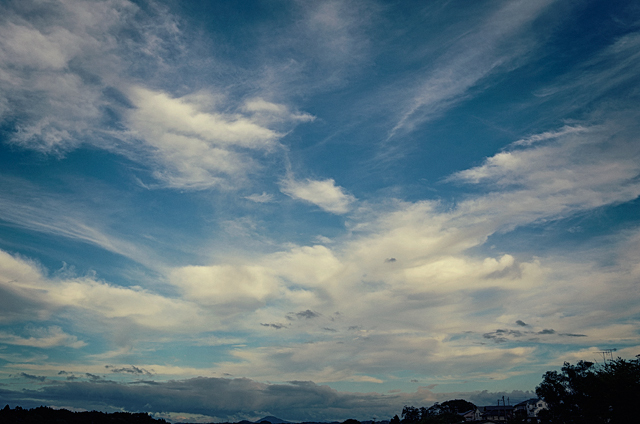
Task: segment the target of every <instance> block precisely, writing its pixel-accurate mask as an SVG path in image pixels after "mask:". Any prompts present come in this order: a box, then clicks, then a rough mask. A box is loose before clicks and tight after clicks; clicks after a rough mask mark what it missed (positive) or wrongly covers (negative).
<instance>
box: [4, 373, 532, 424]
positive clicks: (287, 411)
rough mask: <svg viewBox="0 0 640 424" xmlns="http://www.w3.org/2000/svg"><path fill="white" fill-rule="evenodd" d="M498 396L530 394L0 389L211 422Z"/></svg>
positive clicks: (122, 386) (270, 388)
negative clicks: (184, 416)
mask: <svg viewBox="0 0 640 424" xmlns="http://www.w3.org/2000/svg"><path fill="white" fill-rule="evenodd" d="M502 395H505V396H509V397H510V398H511V400H512V402H515V401H519V400H522V399H527V398H530V397H532V396H533V393H531V392H522V391H518V392H512V393H506V394H503V393H489V392H487V391H483V392H473V393H466V394H462V393H433V392H431V391H430V390H428V389H426V388H424V387H421V388H419V389H418V390H417V391H416V392H414V393H393V394H381V393H374V392H372V393H349V392H340V391H337V390H335V389H332V388H330V387H329V386H326V385H318V384H316V383H313V382H310V381H291V382H288V383H286V384H266V383H260V382H257V381H254V380H251V379H248V378H236V379H225V378H207V377H198V378H192V379H188V380H181V381H167V382H154V381H138V382H135V383H118V382H114V381H108V380H106V381H105V380H102V381H93V382H92V381H82V382H76V381H72V382H52V384H51V385H48V386H44V387H42V388H41V389H38V390H28V389H25V390H20V391H13V390H3V389H0V403H3V404H9V405H10V406H12V407H15V406H22V407H24V408H33V407H37V406H40V405H49V406H54V407H58V408H67V409H86V410H98V411H105V412H113V411H122V410H125V411H129V412H149V413H151V414H154V415H162V416H167V417H171V416H178V415H180V414H188V415H191V416H193V415H198V416H202V417H209V418H210V419H211V420H212V421H239V420H242V419H250V420H251V419H257V418H259V417H262V416H265V415H275V416H277V417H281V418H283V419H286V420H288V421H300V422H301V421H334V420H335V421H341V420H345V419H347V418H356V419H361V420H362V419H371V418H372V417H375V418H376V419H387V418H391V417H392V416H393V415H395V414H399V413H400V412H401V410H402V407H403V406H404V405H420V406H423V405H427V406H428V405H431V404H433V403H434V402H437V401H440V402H441V401H443V400H447V399H453V398H460V397H464V398H467V399H469V400H471V401H472V402H474V403H477V404H478V405H482V404H492V403H493V402H494V400H495V399H497V398H498V397H500V396H502Z"/></svg>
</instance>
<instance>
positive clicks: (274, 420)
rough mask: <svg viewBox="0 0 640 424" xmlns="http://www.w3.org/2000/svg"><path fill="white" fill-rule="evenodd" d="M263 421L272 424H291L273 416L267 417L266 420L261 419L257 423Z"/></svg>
mask: <svg viewBox="0 0 640 424" xmlns="http://www.w3.org/2000/svg"><path fill="white" fill-rule="evenodd" d="M262 421H269V422H270V423H271V424H290V423H291V421H285V420H281V419H280V418H278V417H274V416H273V415H269V416H266V417H264V418H260V419H259V420H257V421H256V423H261V422H262Z"/></svg>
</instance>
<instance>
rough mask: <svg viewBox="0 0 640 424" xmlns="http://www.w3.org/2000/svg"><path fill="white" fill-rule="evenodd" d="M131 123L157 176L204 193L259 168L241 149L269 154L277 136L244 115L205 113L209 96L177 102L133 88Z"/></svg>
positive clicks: (162, 179) (167, 181)
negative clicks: (151, 160) (204, 190)
mask: <svg viewBox="0 0 640 424" xmlns="http://www.w3.org/2000/svg"><path fill="white" fill-rule="evenodd" d="M130 95H131V98H132V101H133V103H134V105H135V106H136V108H135V109H133V110H132V111H131V112H130V116H129V125H130V126H131V128H132V129H133V131H134V134H135V136H136V137H137V138H139V139H141V140H144V142H145V143H146V144H147V145H148V147H149V148H150V149H149V151H150V155H151V156H152V157H153V160H154V161H155V162H156V169H157V170H156V171H155V176H156V177H157V178H158V179H160V180H161V181H163V183H164V184H166V185H167V186H169V187H173V188H183V189H203V188H209V187H213V186H220V185H227V184H229V183H231V184H233V183H234V182H235V180H240V179H242V178H244V176H245V175H246V174H247V173H248V172H249V171H250V170H254V169H255V167H256V163H255V161H254V160H253V159H252V158H251V157H250V156H249V155H248V154H245V153H243V152H242V151H241V149H248V150H259V151H268V150H271V149H273V148H274V147H275V145H276V143H277V139H278V138H279V137H280V135H279V134H278V133H276V132H275V131H272V130H270V129H269V128H266V127H264V126H262V125H259V124H258V123H256V122H255V121H254V120H253V119H252V118H250V117H246V116H243V115H241V114H228V113H219V112H216V111H215V110H207V109H210V108H207V107H206V106H207V105H208V104H215V100H216V99H215V98H214V97H213V96H211V95H208V94H206V93H199V94H198V95H197V96H193V97H191V96H185V97H183V98H173V97H170V96H169V95H167V94H166V93H163V92H156V91H151V90H148V89H144V88H141V87H134V88H132V89H131V90H130Z"/></svg>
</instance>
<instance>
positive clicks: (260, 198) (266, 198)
mask: <svg viewBox="0 0 640 424" xmlns="http://www.w3.org/2000/svg"><path fill="white" fill-rule="evenodd" d="M245 199H247V200H251V201H252V202H256V203H270V202H273V195H272V194H268V193H267V192H264V191H263V192H262V194H257V193H256V194H251V195H249V196H246V197H245Z"/></svg>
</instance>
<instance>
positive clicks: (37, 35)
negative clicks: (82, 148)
mask: <svg viewBox="0 0 640 424" xmlns="http://www.w3.org/2000/svg"><path fill="white" fill-rule="evenodd" d="M136 10H137V7H136V6H135V5H133V4H132V3H130V2H128V1H125V0H107V1H102V2H88V1H82V0H74V1H64V2H39V3H37V4H34V3H30V6H29V7H24V5H21V4H13V5H11V7H7V8H5V9H4V12H5V13H6V14H5V19H4V20H3V22H2V23H0V93H2V94H0V104H4V105H5V107H4V110H1V109H0V119H3V120H11V119H12V118H16V117H17V116H18V115H19V116H20V120H19V124H16V127H15V128H14V132H13V133H12V134H11V137H10V141H12V142H14V143H17V144H19V145H20V146H22V147H25V148H29V149H34V150H39V151H42V152H45V153H50V152H59V151H62V152H64V151H66V150H68V149H71V148H74V147H76V146H78V145H79V144H80V143H82V142H84V140H82V136H83V135H84V136H86V135H87V134H92V135H93V136H94V137H93V139H94V142H95V143H96V144H100V142H101V141H103V137H101V134H100V130H99V129H98V128H97V125H98V124H99V122H100V119H101V117H102V116H103V110H104V108H105V107H107V106H108V105H109V100H108V99H106V98H105V97H104V95H103V90H104V89H105V88H106V87H107V86H109V85H111V84H117V81H116V80H114V77H115V76H117V75H121V74H122V73H123V69H122V68H123V66H122V64H123V61H122V60H121V58H120V57H119V56H118V54H117V51H118V49H119V46H118V43H117V41H116V37H115V36H114V34H115V33H117V32H118V31H119V30H120V29H121V28H123V27H124V26H126V25H127V24H128V23H129V22H130V21H131V19H132V17H133V15H134V14H135V11H136ZM30 17H31V18H30ZM34 17H38V18H37V19H35V18H34ZM116 79H117V78H116Z"/></svg>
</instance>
